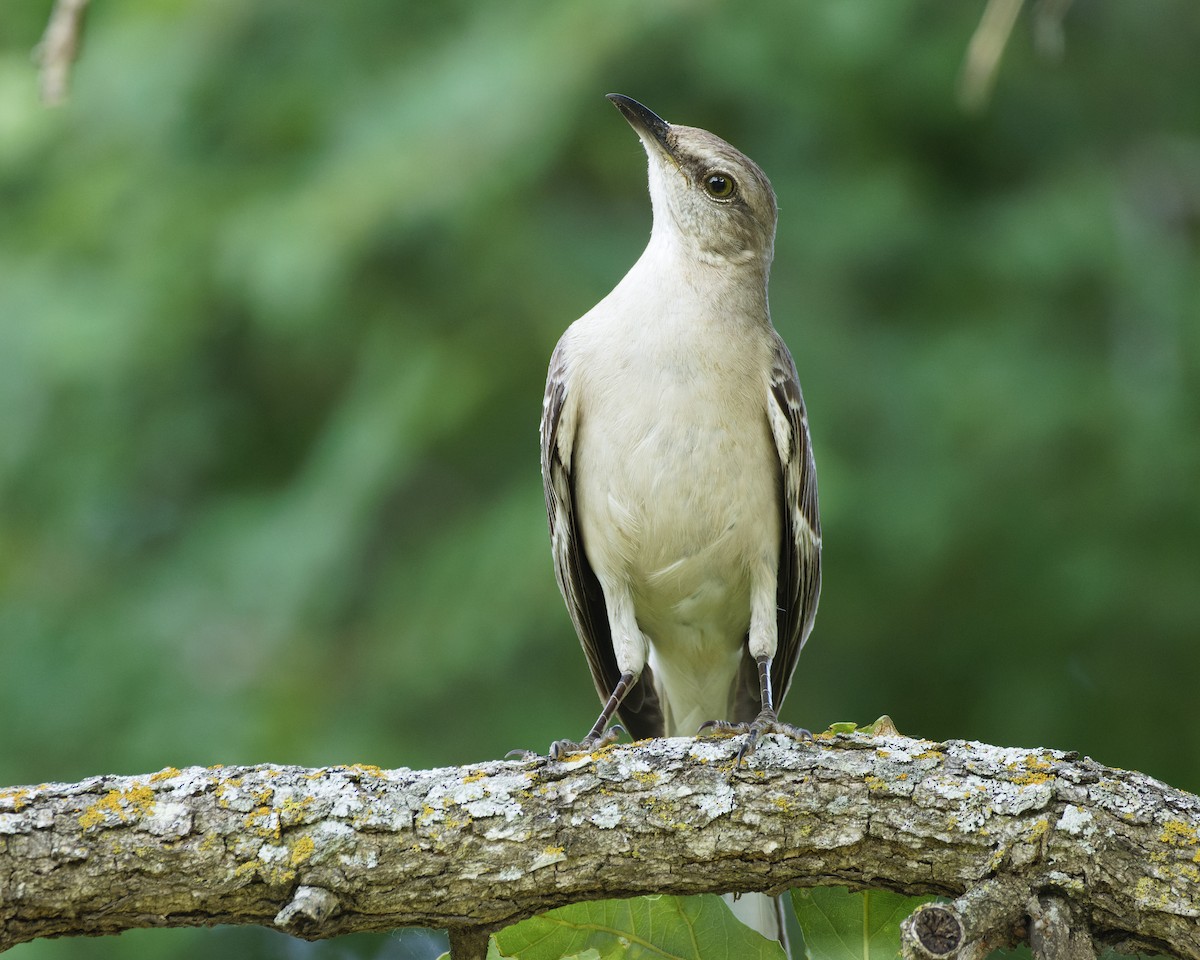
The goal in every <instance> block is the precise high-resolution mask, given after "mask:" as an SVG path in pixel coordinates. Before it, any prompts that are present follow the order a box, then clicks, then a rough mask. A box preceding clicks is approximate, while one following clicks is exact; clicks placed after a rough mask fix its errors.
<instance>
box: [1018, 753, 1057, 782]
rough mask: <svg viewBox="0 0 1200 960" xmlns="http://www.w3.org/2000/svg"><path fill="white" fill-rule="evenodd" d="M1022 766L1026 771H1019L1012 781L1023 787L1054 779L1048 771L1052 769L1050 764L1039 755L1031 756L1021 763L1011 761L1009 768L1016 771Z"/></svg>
mask: <svg viewBox="0 0 1200 960" xmlns="http://www.w3.org/2000/svg"><path fill="white" fill-rule="evenodd" d="M1020 768H1023V769H1024V771H1025V772H1024V773H1018V774H1017V775H1016V776H1014V777H1013V778H1012V782H1013V783H1016V784H1019V785H1020V786H1023V787H1027V786H1031V785H1032V784H1035V783H1047V782H1049V781H1050V780H1053V779H1054V777H1053V776H1052V775H1051V774H1050V773H1048V772H1047V771H1048V770H1050V764H1049V763H1047V762H1046V761H1045V760H1042V759H1040V758H1039V757H1034V756H1029V757H1026V758H1025V759H1024V760H1023V761H1021V763H1020V764H1016V763H1010V764H1009V765H1008V769H1009V770H1013V771H1015V770H1018V769H1020Z"/></svg>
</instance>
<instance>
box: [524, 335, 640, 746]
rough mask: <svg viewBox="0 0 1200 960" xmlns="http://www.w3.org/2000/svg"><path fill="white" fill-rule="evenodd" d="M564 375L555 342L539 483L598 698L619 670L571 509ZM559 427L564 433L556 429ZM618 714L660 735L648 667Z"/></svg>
mask: <svg viewBox="0 0 1200 960" xmlns="http://www.w3.org/2000/svg"><path fill="white" fill-rule="evenodd" d="M568 379H569V377H568V367H567V363H566V356H565V349H564V347H563V342H562V341H560V342H559V344H558V346H557V347H556V348H555V350H554V354H553V355H552V356H551V358H550V372H549V375H548V377H547V379H546V397H545V400H544V401H543V403H542V426H541V441H542V484H543V488H544V491H545V494H546V515H547V518H548V519H549V522H550V545H551V549H552V551H553V553H554V572H555V576H556V577H557V579H558V588H559V590H561V591H562V595H563V599H564V600H565V601H566V603H567V611H568V612H569V613H570V614H571V622H572V623H574V625H575V632H576V633H578V634H579V642H580V643H581V644H582V646H583V652H584V654H585V655H586V656H587V661H588V667H589V668H591V671H592V681H593V682H594V683H595V685H596V692H597V693H599V694H600V700H601V701H602V702H603V701H606V700H607V699H608V697H609V695H610V694H611V693H612V691H613V688H614V687H616V685H617V681H618V680H619V679H620V677H621V671H620V670H619V669H618V668H617V661H616V657H615V656H614V654H613V645H612V634H611V632H610V628H609V623H608V608H607V607H606V606H605V603H604V592H603V590H601V588H600V581H599V580H597V579H596V574H595V573H594V572H593V571H592V566H591V564H590V563H589V562H588V559H587V553H586V551H585V549H584V543H583V537H582V534H581V532H580V528H579V518H578V516H577V514H576V511H575V484H574V479H573V477H572V466H573V464H572V456H571V451H572V450H573V449H574V442H575V436H574V433H575V430H576V428H577V426H578V418H577V417H568V418H566V422H564V415H563V414H564V410H565V409H566V407H567V400H568V397H567V394H568V390H569V386H568ZM564 429H565V432H560V430H564ZM619 716H620V719H621V722H622V723H623V724H624V726H625V728H626V730H628V731H629V734H630V736H632V737H633V738H634V739H635V740H641V739H643V738H645V737H659V736H662V735H663V718H662V709H661V707H660V706H659V702H658V695H657V693H656V692H655V689H654V680H653V677H652V676H651V671H650V668H649V667H646V668H645V669H644V670H643V671H642V676H641V678H640V680H639V682H638V683H636V684H635V685H634V687H633V689H632V690H631V691H630V692H629V694H628V695H627V696H626V697H625V700H624V702H623V703H622V704H621V708H620V711H619Z"/></svg>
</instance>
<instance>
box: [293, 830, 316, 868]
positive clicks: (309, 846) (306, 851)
mask: <svg viewBox="0 0 1200 960" xmlns="http://www.w3.org/2000/svg"><path fill="white" fill-rule="evenodd" d="M316 849H317V845H316V844H315V843H313V838H312V837H301V838H300V839H299V840H297V841H296V843H295V845H294V846H293V847H292V856H291V864H292V866H293V867H298V866H300V864H302V863H303V862H304V861H305V860H308V859H309V858H310V857H311V856H312V855H313V852H314V851H315V850H316Z"/></svg>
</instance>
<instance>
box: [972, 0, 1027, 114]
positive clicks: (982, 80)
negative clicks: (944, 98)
mask: <svg viewBox="0 0 1200 960" xmlns="http://www.w3.org/2000/svg"><path fill="white" fill-rule="evenodd" d="M1021 3H1022V0H988V5H987V7H985V8H984V11H983V16H982V17H980V19H979V26H978V27H976V28H975V33H974V35H973V36H972V37H971V42H970V44H968V46H967V56H966V60H965V61H964V63H963V70H962V76H961V77H960V79H959V85H958V98H959V102H960V103H961V104H962V105H963V107H964V109H966V110H968V111H970V112H971V113H974V112H976V111H978V110H980V109H981V108H982V107H983V106H984V105H985V104H986V103H987V101H988V98H989V97H990V96H991V93H992V88H993V87H994V86H995V84H996V73H997V71H998V69H999V67H1000V58H1001V57H1002V56H1004V48H1005V47H1006V46H1007V45H1008V38H1009V37H1010V36H1011V35H1012V29H1013V24H1015V23H1016V21H1017V14H1018V13H1020V12H1021Z"/></svg>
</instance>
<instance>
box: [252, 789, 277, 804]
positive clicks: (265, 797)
mask: <svg viewBox="0 0 1200 960" xmlns="http://www.w3.org/2000/svg"><path fill="white" fill-rule="evenodd" d="M252 796H253V797H254V802H255V803H270V802H271V798H272V797H273V796H275V790H274V789H273V788H272V787H267V788H266V789H265V790H256V791H254V793H253V794H252Z"/></svg>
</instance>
